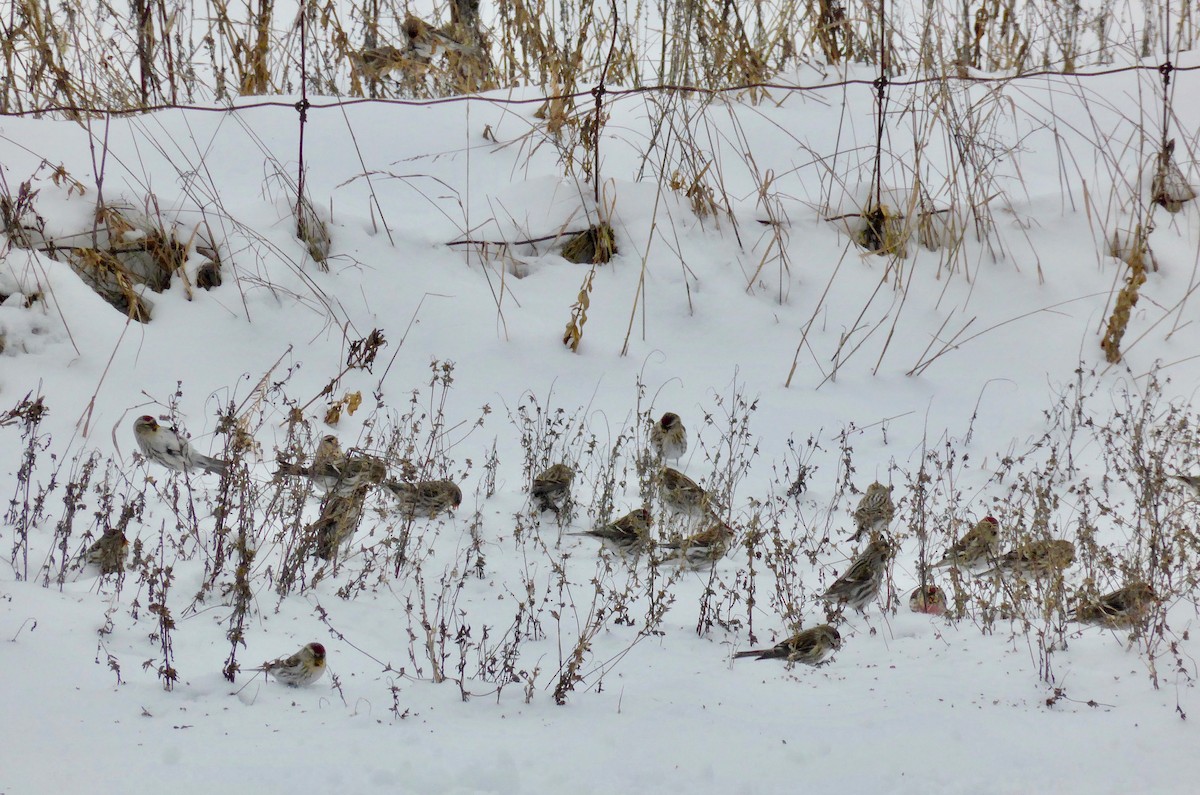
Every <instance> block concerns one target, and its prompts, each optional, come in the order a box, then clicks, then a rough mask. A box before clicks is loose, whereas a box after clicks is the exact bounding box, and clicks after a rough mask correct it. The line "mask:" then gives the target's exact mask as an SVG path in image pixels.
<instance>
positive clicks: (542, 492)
mask: <svg viewBox="0 0 1200 795" xmlns="http://www.w3.org/2000/svg"><path fill="white" fill-rule="evenodd" d="M573 480H575V470H574V469H571V467H569V466H567V465H566V464H551V465H550V466H549V467H547V468H546V469H545V470H543V471H542V472H540V473H538V475H537V477H535V478H534V479H533V486H532V488H530V489H529V493H530V494H531V495H532V496H533V499H534V500H535V501H536V503H537V509H538V512H542V511H553V512H554V514H555V515H556V516H557V515H558V512H559V511H560V510H562V508H563V506H564V505H566V503H567V498H569V497H570V496H571V481H573Z"/></svg>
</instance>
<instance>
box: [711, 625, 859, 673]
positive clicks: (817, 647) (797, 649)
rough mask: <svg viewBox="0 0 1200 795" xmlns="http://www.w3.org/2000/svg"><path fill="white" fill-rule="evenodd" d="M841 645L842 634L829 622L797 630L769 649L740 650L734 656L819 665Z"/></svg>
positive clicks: (737, 658)
mask: <svg viewBox="0 0 1200 795" xmlns="http://www.w3.org/2000/svg"><path fill="white" fill-rule="evenodd" d="M841 647H842V636H841V635H840V634H839V633H838V631H837V629H836V628H834V627H831V626H830V625H829V624H821V625H820V626H817V627H810V628H809V629H805V630H802V631H800V632H797V633H796V634H795V635H792V636H791V637H790V638H788V639H787V640H785V641H782V642H781V643H777V644H775V645H774V646H772V647H771V648H769V649H754V650H752V651H739V652H738V653H737V654H735V655H733V658H734V659H735V660H739V659H742V658H743V657H753V658H755V659H757V660H787V661H788V662H799V663H804V664H805V665H818V664H819V663H820V662H821V661H822V660H824V659H825V658H826V657H827V656H828V655H829V653H830V652H833V651H836V650H838V649H840V648H841Z"/></svg>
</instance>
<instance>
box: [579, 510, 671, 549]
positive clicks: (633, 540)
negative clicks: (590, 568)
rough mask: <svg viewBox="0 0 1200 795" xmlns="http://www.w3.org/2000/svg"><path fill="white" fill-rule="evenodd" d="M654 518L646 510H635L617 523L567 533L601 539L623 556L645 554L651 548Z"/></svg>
mask: <svg viewBox="0 0 1200 795" xmlns="http://www.w3.org/2000/svg"><path fill="white" fill-rule="evenodd" d="M652 524H654V518H653V517H652V516H651V515H650V511H648V510H647V509H645V508H634V509H633V510H632V511H630V512H629V513H627V514H625V515H624V516H622V517H621V518H620V519H617V520H616V521H613V522H609V523H608V524H606V525H602V526H600V527H594V528H592V529H591V530H587V531H584V532H582V533H567V535H572V536H591V537H592V538H599V539H600V540H601V541H603V542H604V544H605V546H608V547H611V548H612V549H614V550H616V551H617V552H619V553H621V554H622V555H634V554H638V553H641V552H645V551H646V550H647V549H649V548H650V546H651V544H652V542H651V541H650V526H651V525H652Z"/></svg>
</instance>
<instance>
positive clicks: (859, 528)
mask: <svg viewBox="0 0 1200 795" xmlns="http://www.w3.org/2000/svg"><path fill="white" fill-rule="evenodd" d="M895 513H896V507H895V506H894V505H892V490H891V488H889V487H888V486H885V485H883V484H882V483H880V482H879V481H875V482H874V483H872V484H871V485H870V486H867V491H866V493H865V494H863V496H862V499H861V500H859V501H858V507H857V508H855V509H854V526H855V532H854V535H853V537H851V539H850V540H851V541H857V540H859V539H860V538H862V537H863V535H864V534H867V535H868V536H870V534H873V533H878V532H880V531H882V530H885V529H887V526H888V524H889V523H891V521H892V516H894V515H895Z"/></svg>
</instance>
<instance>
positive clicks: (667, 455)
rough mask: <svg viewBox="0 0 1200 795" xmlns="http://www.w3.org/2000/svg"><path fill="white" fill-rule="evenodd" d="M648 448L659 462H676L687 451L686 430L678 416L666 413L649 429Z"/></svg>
mask: <svg viewBox="0 0 1200 795" xmlns="http://www.w3.org/2000/svg"><path fill="white" fill-rule="evenodd" d="M650 446H651V447H652V448H653V449H654V453H655V455H657V456H658V459H659V460H660V461H666V460H671V461H678V460H679V459H681V458H683V455H684V453H686V452H687V449H688V440H687V429H686V428H684V427H683V420H681V419H679V415H678V414H675V413H673V412H670V411H668V412H667V413H666V414H664V415H662V419H660V420H659V421H658V422H656V423H654V425H652V426H651V427H650Z"/></svg>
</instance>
